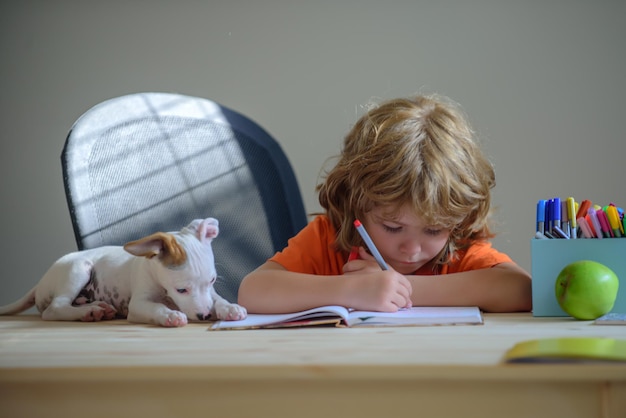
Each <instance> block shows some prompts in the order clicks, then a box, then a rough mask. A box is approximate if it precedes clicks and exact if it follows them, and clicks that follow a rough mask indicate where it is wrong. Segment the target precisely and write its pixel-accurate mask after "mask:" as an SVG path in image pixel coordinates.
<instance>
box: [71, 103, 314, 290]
mask: <svg viewBox="0 0 626 418" xmlns="http://www.w3.org/2000/svg"><path fill="white" fill-rule="evenodd" d="M61 160H62V166H63V180H64V185H65V192H66V197H67V203H68V206H69V209H70V216H71V218H72V224H73V228H74V234H75V237H76V243H77V245H78V249H80V250H82V249H88V248H94V247H99V246H103V245H123V244H124V243H126V242H128V241H131V240H134V239H138V238H141V237H143V236H145V235H148V234H151V233H153V232H157V231H177V230H179V229H181V228H182V227H184V226H186V225H187V224H188V223H189V222H190V221H191V220H193V219H196V218H206V217H214V218H217V219H218V220H219V222H220V234H219V236H218V237H217V238H216V239H215V241H213V249H214V253H215V259H216V267H217V271H218V275H219V276H220V277H219V278H218V281H217V283H216V289H217V291H218V292H219V293H220V294H221V295H222V296H223V297H225V298H226V299H228V300H230V301H231V302H233V301H235V300H236V298H237V291H238V289H239V283H240V281H241V279H242V278H243V276H245V275H246V274H247V273H248V272H250V271H251V270H253V269H254V268H256V267H257V266H259V265H261V264H263V262H265V260H266V259H267V258H268V257H270V256H272V255H273V254H274V252H276V251H279V250H282V249H283V248H284V247H285V246H286V244H287V240H288V239H289V238H290V237H292V236H294V235H295V234H296V233H297V232H298V231H299V230H300V229H302V227H304V226H305V225H306V222H307V218H306V214H305V210H304V205H303V202H302V197H301V194H300V190H299V188H298V184H297V182H296V178H295V176H294V173H293V171H292V167H291V165H290V164H289V161H288V159H287V157H286V156H285V154H284V152H283V150H282V149H281V147H280V145H279V144H278V143H277V142H276V141H275V140H274V139H273V138H272V137H271V136H270V135H269V134H268V133H267V132H266V131H265V130H264V129H263V128H261V127H260V126H259V125H258V124H256V123H255V122H254V121H252V120H250V119H249V118H247V117H246V116H243V115H242V114H240V113H238V112H235V111H233V110H231V109H228V108H226V107H224V106H222V105H220V104H218V103H215V102H213V101H210V100H207V99H203V98H197V97H190V96H184V95H179V94H169V93H138V94H131V95H127V96H122V97H118V98H114V99H111V100H107V101H105V102H103V103H100V104H98V105H96V106H94V107H93V108H91V109H90V110H88V111H87V112H85V113H84V114H83V115H82V116H81V117H80V118H79V119H78V120H77V121H76V122H75V123H74V125H73V126H72V128H71V130H70V132H69V134H68V136H67V139H66V142H65V147H64V148H63V152H62V155H61Z"/></svg>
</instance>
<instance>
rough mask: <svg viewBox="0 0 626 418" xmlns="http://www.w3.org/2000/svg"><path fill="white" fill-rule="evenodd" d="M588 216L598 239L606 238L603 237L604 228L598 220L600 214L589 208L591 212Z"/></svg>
mask: <svg viewBox="0 0 626 418" xmlns="http://www.w3.org/2000/svg"><path fill="white" fill-rule="evenodd" d="M587 214H588V215H589V220H590V222H591V226H592V227H593V230H594V232H595V236H596V238H599V239H602V238H604V237H603V236H602V235H603V234H602V226H600V221H599V220H598V214H597V213H596V210H595V209H594V208H589V211H588V212H587Z"/></svg>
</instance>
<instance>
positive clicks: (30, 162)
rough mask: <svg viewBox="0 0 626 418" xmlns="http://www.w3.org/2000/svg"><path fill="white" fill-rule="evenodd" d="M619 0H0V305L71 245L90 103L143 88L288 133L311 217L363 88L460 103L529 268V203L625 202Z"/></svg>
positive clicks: (371, 93) (625, 65) (365, 95)
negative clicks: (71, 137) (74, 175)
mask: <svg viewBox="0 0 626 418" xmlns="http://www.w3.org/2000/svg"><path fill="white" fill-rule="evenodd" d="M625 18H626V2H624V1H621V0H615V1H607V0H600V1H581V0H560V1H558V0H555V1H539V0H537V1H501V0H492V1H489V0H481V1H479V0H476V1H463V0H460V1H439V2H428V1H419V0H407V1H394V0H390V1H386V2H380V1H356V0H344V1H327V0H316V1H286V0H284V1H281V0H265V1H237V0H231V1H206V2H201V1H176V2H173V1H156V0H155V1H147V0H146V1H114V0H113V1H107V2H101V1H68V0H56V1H49V0H41V1H34V0H19V1H13V0H2V2H0V60H1V64H0V83H1V90H0V91H1V93H2V94H0V105H1V109H2V112H1V113H0V138H1V141H2V142H1V143H2V145H1V146H2V148H1V152H0V199H1V201H0V210H1V214H2V216H1V217H0V229H1V230H2V231H3V232H2V239H1V240H0V246H1V251H0V262H1V265H2V276H1V278H0V283H1V285H2V288H1V289H2V290H0V304H3V303H6V302H9V301H11V300H13V299H15V298H17V297H18V296H20V295H21V294H22V293H23V292H25V291H26V290H27V289H29V288H30V287H31V286H32V285H33V284H35V283H36V282H37V280H38V279H39V277H40V276H41V275H42V274H43V273H44V272H45V270H46V269H47V268H48V266H49V264H50V263H52V262H53V261H54V260H55V259H56V258H57V257H59V256H60V255H62V254H64V253H66V252H69V251H72V250H74V249H75V248H76V246H75V243H74V238H73V233H72V227H71V222H70V218H69V215H68V210H67V205H66V202H65V196H64V192H63V183H62V178H61V164H60V159H59V156H60V153H61V149H62V147H63V143H64V140H65V135H66V133H67V131H68V129H69V128H70V126H71V125H72V123H73V122H74V120H75V119H76V118H77V117H79V116H80V115H81V114H82V113H83V112H84V111H85V110H87V109H88V108H90V107H91V106H93V105H95V104H97V103H98V102H100V101H103V100H105V99H108V98H111V97H114V96H118V95H122V94H127V93H131V92H140V91H166V92H180V93H186V94H190V95H197V96H202V97H207V98H211V99H214V100H216V101H218V102H222V103H223V104H225V105H227V106H230V107H233V108H235V109H238V110H240V111H243V112H244V113H245V114H247V115H248V116H250V117H252V118H253V119H255V120H256V121H257V122H259V123H260V124H261V125H262V126H264V127H265V128H266V129H267V130H268V131H270V132H271V133H272V134H273V135H274V136H276V138H277V139H278V140H279V141H280V142H281V144H282V146H283V148H284V149H285V151H286V153H287V154H288V156H289V158H290V160H291V161H292V163H293V165H294V166H295V170H296V174H297V177H298V181H299V183H300V186H301V189H302V193H303V195H304V197H305V200H306V207H307V211H309V212H312V211H316V210H318V209H319V207H318V204H317V200H316V196H315V192H314V187H315V184H316V182H317V180H318V174H319V172H320V168H321V167H322V165H323V164H324V162H325V159H326V158H327V157H329V156H331V155H334V154H335V153H336V152H337V151H338V149H339V144H340V142H341V139H342V137H343V135H344V134H345V133H346V131H347V130H348V129H349V128H350V126H351V124H352V123H353V122H354V121H355V120H356V118H357V117H358V116H359V115H360V114H361V113H362V109H363V105H364V104H366V103H367V102H368V100H370V99H371V98H376V97H380V98H390V97H394V96H404V95H408V94H411V93H414V92H438V93H441V94H445V95H448V96H450V97H452V98H453V99H455V100H457V101H458V102H460V103H461V104H462V105H463V106H464V108H465V110H466V111H467V112H468V114H469V115H470V118H471V120H472V123H473V125H474V127H475V128H476V130H477V131H478V132H479V134H480V136H481V137H482V139H483V140H484V144H485V148H486V150H487V152H488V154H489V156H490V157H491V159H492V161H493V162H494V164H495V167H496V176H497V186H496V190H495V204H496V206H497V210H498V212H497V219H498V221H499V227H498V231H499V235H498V237H497V238H496V239H495V245H496V246H497V247H498V248H499V249H501V250H504V251H506V252H508V253H510V254H511V255H512V256H513V258H514V259H515V260H517V261H518V262H519V263H520V264H521V265H522V266H523V267H524V268H526V269H530V251H529V239H530V238H531V236H532V235H533V231H534V215H535V202H536V201H537V199H540V198H548V197H551V196H555V195H559V196H562V197H566V196H569V195H573V196H575V197H577V198H578V199H582V198H589V199H592V200H594V201H598V202H603V203H608V202H609V201H616V202H618V203H620V204H621V205H625V206H626V196H625V194H624V187H623V185H622V184H623V183H622V182H623V181H624V179H625V176H624V173H625V168H624V167H625V158H626V138H624V130H623V126H624V119H625V112H624V109H625V107H624V97H626V83H625V82H624V77H625V75H626V48H624V41H626V25H624V21H625Z"/></svg>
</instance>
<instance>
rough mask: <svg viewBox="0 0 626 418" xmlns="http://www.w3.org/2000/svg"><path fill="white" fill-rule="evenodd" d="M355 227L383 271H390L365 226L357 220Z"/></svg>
mask: <svg viewBox="0 0 626 418" xmlns="http://www.w3.org/2000/svg"><path fill="white" fill-rule="evenodd" d="M354 226H355V227H356V230H357V231H358V232H359V234H361V238H363V241H365V245H367V248H369V250H370V253H372V255H373V256H374V258H375V259H376V261H377V262H378V265H379V266H380V268H381V269H383V270H389V268H388V267H387V263H385V260H383V256H382V255H380V253H379V252H378V248H376V246H375V245H374V242H373V241H372V239H371V238H370V236H369V234H368V233H367V231H366V230H365V227H364V226H363V224H362V223H361V221H359V220H358V219H357V220H355V221H354Z"/></svg>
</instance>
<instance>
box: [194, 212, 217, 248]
mask: <svg viewBox="0 0 626 418" xmlns="http://www.w3.org/2000/svg"><path fill="white" fill-rule="evenodd" d="M219 233H220V228H219V222H218V221H217V219H215V218H206V219H203V220H202V222H200V224H199V225H198V227H197V228H196V237H197V238H198V239H199V240H200V241H202V242H204V241H205V240H208V241H211V240H212V239H213V238H215V237H216V236H217V235H218V234H219Z"/></svg>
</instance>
